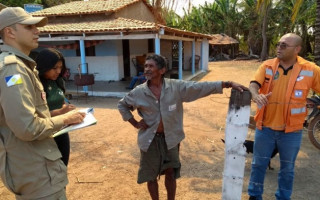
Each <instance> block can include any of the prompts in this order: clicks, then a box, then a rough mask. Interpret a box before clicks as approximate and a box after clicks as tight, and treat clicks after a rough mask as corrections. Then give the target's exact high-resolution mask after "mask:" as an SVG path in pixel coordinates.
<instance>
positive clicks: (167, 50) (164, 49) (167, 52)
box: [160, 40, 172, 70]
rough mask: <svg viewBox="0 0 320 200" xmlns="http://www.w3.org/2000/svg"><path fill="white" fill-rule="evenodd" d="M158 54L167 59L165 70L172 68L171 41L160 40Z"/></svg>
mask: <svg viewBox="0 0 320 200" xmlns="http://www.w3.org/2000/svg"><path fill="white" fill-rule="evenodd" d="M160 54H161V55H162V56H164V57H166V58H167V59H168V60H167V61H168V63H167V64H168V66H167V70H169V69H172V41H171V40H160Z"/></svg>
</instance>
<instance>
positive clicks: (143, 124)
mask: <svg viewBox="0 0 320 200" xmlns="http://www.w3.org/2000/svg"><path fill="white" fill-rule="evenodd" d="M128 121H129V122H130V124H131V125H132V126H134V127H135V128H137V129H143V130H145V129H147V128H148V127H149V126H148V125H147V124H146V122H145V121H144V120H143V119H142V120H140V121H139V122H138V121H137V120H135V119H134V118H131V119H129V120H128Z"/></svg>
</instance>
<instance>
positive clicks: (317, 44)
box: [314, 0, 320, 66]
mask: <svg viewBox="0 0 320 200" xmlns="http://www.w3.org/2000/svg"><path fill="white" fill-rule="evenodd" d="M314 36H315V41H314V60H315V63H317V65H318V66H320V0H317V16H316V24H315V33H314Z"/></svg>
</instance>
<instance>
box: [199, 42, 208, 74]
mask: <svg viewBox="0 0 320 200" xmlns="http://www.w3.org/2000/svg"><path fill="white" fill-rule="evenodd" d="M200 46H201V45H200ZM202 54H203V55H201V60H200V63H201V66H202V70H204V71H207V70H208V64H209V41H208V40H207V39H204V40H203V41H202ZM199 55H200V54H199Z"/></svg>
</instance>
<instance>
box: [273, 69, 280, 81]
mask: <svg viewBox="0 0 320 200" xmlns="http://www.w3.org/2000/svg"><path fill="white" fill-rule="evenodd" d="M278 78H279V71H277V72H276V74H275V75H274V77H273V80H277V79H278Z"/></svg>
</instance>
